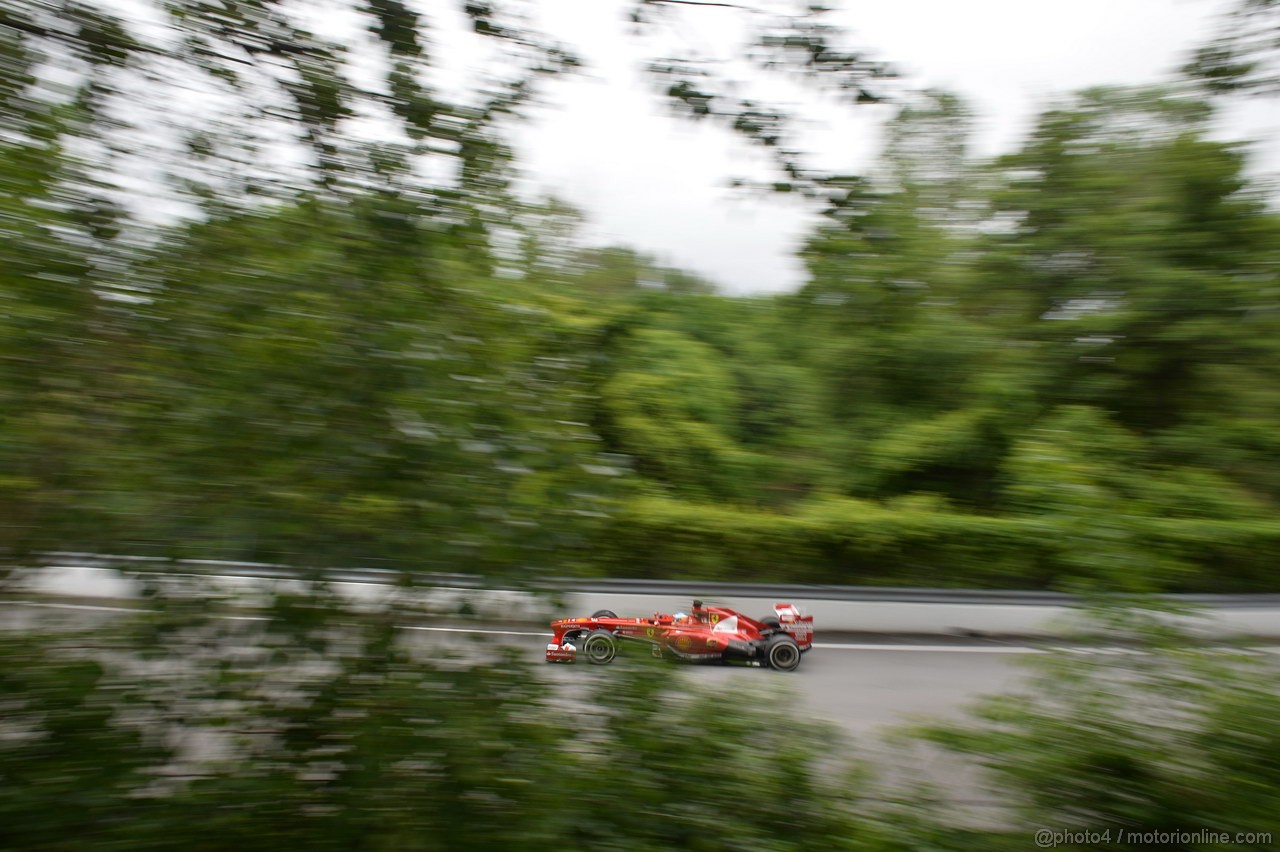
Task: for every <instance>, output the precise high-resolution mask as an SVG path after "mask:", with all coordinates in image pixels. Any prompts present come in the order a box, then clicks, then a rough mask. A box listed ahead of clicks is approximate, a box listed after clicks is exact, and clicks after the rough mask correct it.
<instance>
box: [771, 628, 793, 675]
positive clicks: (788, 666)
mask: <svg viewBox="0 0 1280 852" xmlns="http://www.w3.org/2000/svg"><path fill="white" fill-rule="evenodd" d="M764 659H765V662H766V663H768V664H769V668H771V669H777V670H778V671H780V672H792V671H795V670H796V666H798V665H800V646H799V645H797V644H796V640H794V639H792V638H791V637H790V636H788V635H786V634H785V633H775V634H774V635H772V636H770V637H769V643H768V644H767V645H765V647H764Z"/></svg>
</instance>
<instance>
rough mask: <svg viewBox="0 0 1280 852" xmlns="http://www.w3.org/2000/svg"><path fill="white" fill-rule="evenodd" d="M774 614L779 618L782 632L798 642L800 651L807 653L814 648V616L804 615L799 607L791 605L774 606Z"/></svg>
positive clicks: (780, 604)
mask: <svg viewBox="0 0 1280 852" xmlns="http://www.w3.org/2000/svg"><path fill="white" fill-rule="evenodd" d="M773 612H774V615H776V616H777V617H778V623H779V624H780V625H782V631H783V632H784V633H786V634H788V635H789V636H791V638H792V639H794V640H796V644H797V645H799V646H800V650H802V651H807V650H809V648H811V647H812V646H813V616H812V615H802V614H801V613H800V608H799V607H797V606H796V605H795V604H789V603H776V604H774V605H773Z"/></svg>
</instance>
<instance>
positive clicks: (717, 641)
mask: <svg viewBox="0 0 1280 852" xmlns="http://www.w3.org/2000/svg"><path fill="white" fill-rule="evenodd" d="M696 603H697V602H695V606H694V608H693V610H692V612H691V613H690V614H689V615H688V616H685V617H683V618H678V617H676V616H672V615H666V614H660V613H654V614H653V615H652V616H649V617H648V618H616V617H614V618H610V617H594V616H593V617H591V618H564V619H560V620H558V621H553V622H551V628H552V629H553V630H554V631H555V635H554V636H553V638H552V641H551V642H550V644H548V645H547V662H549V663H572V662H574V661H575V660H576V659H577V657H578V649H579V647H581V643H582V642H583V641H585V640H586V639H587V637H589V636H591V635H592V633H593V632H596V631H607V632H608V633H610V634H612V635H613V636H614V637H615V638H616V639H617V640H621V641H622V642H625V641H627V640H631V642H636V643H645V644H647V645H648V646H649V647H650V649H651V653H652V654H653V655H654V656H657V657H665V656H670V657H673V658H679V659H683V660H687V661H689V662H741V663H745V664H748V665H753V664H754V665H764V664H766V663H765V660H766V658H767V653H766V652H767V647H768V645H769V643H770V641H771V637H773V636H775V635H777V634H786V635H787V636H790V637H791V638H792V639H793V640H795V644H796V645H797V646H798V647H799V650H800V652H801V653H803V652H805V651H808V650H809V649H810V648H811V647H813V616H811V615H810V616H804V615H801V614H800V611H799V610H798V609H797V608H796V607H794V606H792V605H791V604H789V603H779V604H775V605H774V615H773V618H776V619H777V621H778V626H777V627H774V626H773V625H769V624H765V623H762V622H761V621H758V620H756V619H753V618H749V617H747V616H745V615H743V614H742V613H740V612H736V611H735V610H732V609H729V608H727V607H722V606H706V607H704V606H699V605H696ZM775 641H776V640H775ZM619 644H621V642H620V643H619ZM797 663H798V659H797Z"/></svg>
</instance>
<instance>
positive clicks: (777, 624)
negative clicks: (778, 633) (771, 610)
mask: <svg viewBox="0 0 1280 852" xmlns="http://www.w3.org/2000/svg"><path fill="white" fill-rule="evenodd" d="M760 623H761V624H763V625H764V626H765V627H770V628H773V629H774V630H781V629H782V622H781V621H778V619H777V618H775V617H773V616H772V615H766V616H765V617H764V618H762V619H760Z"/></svg>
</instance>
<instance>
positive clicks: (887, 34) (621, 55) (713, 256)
mask: <svg viewBox="0 0 1280 852" xmlns="http://www.w3.org/2000/svg"><path fill="white" fill-rule="evenodd" d="M843 5H844V14H843V22H844V23H846V24H847V25H849V26H850V27H852V28H853V29H854V31H855V35H856V38H857V43H858V45H859V46H862V47H866V48H869V49H870V50H871V51H872V52H874V54H875V55H877V56H878V57H879V58H882V59H886V60H889V61H891V62H893V63H895V64H896V65H898V66H899V67H900V68H901V69H902V70H904V71H905V72H906V73H907V75H908V80H909V81H910V82H911V83H913V84H915V83H918V84H920V85H928V86H936V87H942V88H947V89H950V90H952V91H955V92H958V93H960V94H961V95H962V96H964V97H965V98H966V99H967V100H968V101H969V103H970V105H971V106H972V107H973V109H974V111H975V113H976V114H977V117H978V119H979V127H978V132H977V136H976V139H975V148H976V150H977V152H978V153H980V154H982V155H992V154H996V153H1001V152H1003V151H1006V150H1009V149H1011V148H1013V147H1015V146H1016V145H1017V144H1018V141H1019V139H1020V138H1021V137H1022V135H1023V134H1025V132H1026V131H1027V130H1028V128H1029V126H1030V123H1031V122H1032V120H1033V119H1034V116H1035V114H1036V112H1037V110H1038V109H1039V108H1040V107H1041V106H1042V105H1044V104H1045V103H1046V102H1047V101H1048V100H1050V99H1051V98H1052V97H1054V96H1055V95H1062V94H1065V93H1069V92H1072V91H1075V90H1078V89H1081V88H1084V87H1087V86H1092V85H1100V84H1126V85H1127V84H1142V83H1153V82H1157V81H1160V80H1162V79H1167V77H1168V76H1169V74H1171V72H1172V71H1173V70H1174V69H1176V67H1177V66H1178V65H1179V64H1180V63H1181V61H1183V59H1184V57H1185V55H1186V52H1187V51H1188V50H1189V49H1190V48H1191V47H1192V46H1193V45H1195V44H1197V43H1198V42H1199V41H1201V40H1202V39H1203V38H1204V37H1206V36H1207V35H1208V34H1209V33H1210V32H1211V27H1210V22H1211V20H1212V15H1213V13H1214V12H1215V11H1216V10H1218V9H1220V8H1222V6H1223V5H1224V4H1223V3H1222V2H1215V0H1072V2H1070V3H1068V2H1061V0H1039V2H1032V0H965V2H962V3H958V2H954V0H893V1H892V2H889V0H882V2H877V3H870V2H864V1H863V0H846V2H845V3H844V4H843ZM539 9H540V14H542V15H543V16H544V23H545V24H546V25H547V26H548V28H549V29H550V30H551V31H552V32H554V33H555V34H556V35H557V36H560V37H561V38H564V39H565V40H567V41H569V42H570V43H571V44H573V45H574V46H575V47H576V48H577V49H578V50H580V51H581V52H582V53H583V54H584V55H585V57H586V59H587V60H588V62H589V63H590V69H589V72H588V73H587V74H586V75H583V76H581V77H579V78H577V79H572V80H568V81H565V80H561V81H558V82H557V83H556V84H555V85H554V86H553V87H552V89H551V90H550V95H549V97H548V99H547V100H548V104H547V106H546V107H545V108H543V109H540V110H538V111H537V118H536V120H535V121H534V122H533V123H532V124H530V125H529V126H527V127H525V128H522V129H521V130H520V132H519V135H518V139H519V145H520V148H521V153H522V158H523V163H524V168H525V173H526V175H527V177H528V187H527V188H528V190H529V191H531V192H532V191H544V192H552V193H554V194H556V195H559V196H561V197H563V198H565V199H567V200H568V201H570V202H572V203H574V204H576V205H578V206H579V207H582V208H584V209H585V210H586V211H587V212H588V214H589V216H590V219H591V221H592V222H593V224H594V231H595V233H594V234H593V236H594V238H595V239H597V240H609V241H618V242H626V243H629V244H631V245H634V246H636V247H637V248H639V249H641V250H644V251H647V252H651V253H653V254H656V255H658V256H659V258H660V259H662V260H663V261H665V262H669V263H672V264H675V265H679V266H683V267H686V268H690V269H693V270H696V271H697V272H700V273H702V274H703V275H705V276H707V277H709V278H710V279H712V280H713V281H715V282H716V283H717V284H718V285H720V286H721V288H722V289H723V290H725V291H726V292H732V293H760V292H776V291H782V290H789V289H793V288H795V287H797V286H799V285H800V284H801V283H802V282H803V280H804V273H803V269H802V268H801V267H800V265H799V264H798V263H797V262H796V261H795V260H794V259H793V258H792V257H791V254H792V252H793V251H794V249H795V247H796V245H797V241H798V240H799V239H800V238H801V237H802V236H803V234H804V233H805V231H806V229H807V228H808V227H809V225H810V223H811V220H810V219H809V218H807V214H806V213H805V212H804V211H803V210H802V209H801V208H800V207H798V206H797V205H796V204H794V203H792V202H787V201H785V200H783V199H778V198H768V199H761V200H757V201H743V200H740V198H739V196H737V195H733V194H731V193H730V192H728V191H727V190H726V189H725V181H726V180H727V179H728V178H729V177H731V176H732V175H734V174H741V173H750V172H752V171H754V170H756V169H758V161H757V160H756V159H755V155H753V154H752V153H751V152H749V151H747V150H746V149H745V148H744V147H743V146H742V145H741V144H740V143H737V142H735V141H734V140H732V139H730V138H728V135H727V134H726V133H723V132H721V131H718V130H716V129H714V128H710V127H702V126H691V125H689V124H687V123H683V122H680V121H677V120H674V119H672V118H670V117H668V116H667V115H665V114H664V112H663V107H662V105H661V104H660V103H659V102H658V100H657V98H656V97H655V96H654V95H653V93H652V92H651V91H650V90H649V89H647V88H646V86H645V84H644V81H643V78H642V75H641V74H640V72H639V60H640V58H641V57H642V56H644V55H645V53H644V50H645V48H644V46H643V45H640V44H637V43H636V41H635V39H634V38H631V37H629V36H628V33H627V27H626V25H625V23H624V22H623V21H622V19H621V18H622V9H623V6H622V4H621V3H619V2H616V0H604V2H602V0H543V2H542V3H540V4H539ZM734 15H739V13H736V12H733V11H732V10H724V9H709V8H707V9H701V8H699V9H687V10H684V12H683V13H682V14H681V16H680V18H679V21H680V23H679V25H678V26H677V27H675V28H667V29H665V30H664V36H663V37H664V38H667V39H673V38H674V39H676V40H678V41H683V42H684V43H685V44H687V45H689V46H694V47H700V48H704V49H711V50H713V51H715V50H718V49H721V48H725V47H726V46H728V45H730V44H731V43H732V41H733V38H734V30H733V27H734V26H735V22H734V18H733V16H734ZM667 43H670V42H669V41H668V42H667ZM1267 107H1268V108H1271V107H1274V104H1270V105H1267ZM1274 112H1275V111H1274V110H1273V109H1272V110H1271V111H1269V112H1268V111H1266V110H1264V108H1263V105H1262V104H1254V105H1252V106H1249V107H1246V108H1244V109H1241V110H1236V111H1234V113H1233V114H1232V115H1230V116H1228V118H1227V120H1226V122H1225V124H1224V128H1223V131H1222V133H1223V134H1224V135H1229V136H1232V137H1236V138H1239V137H1246V136H1247V137H1259V136H1262V135H1264V134H1268V133H1269V134H1270V136H1271V139H1272V141H1271V142H1270V143H1269V144H1268V145H1266V146H1264V151H1263V161H1264V163H1265V164H1266V165H1268V166H1269V167H1270V169H1271V170H1274V169H1275V168H1276V164H1277V163H1280V149H1277V145H1276V142H1275V138H1276V137H1277V136H1280V122H1277V121H1276V119H1275V117H1274V115H1273V113H1274ZM886 114H887V110H886V109H885V108H879V107H870V108H867V107H863V108H859V111H857V112H853V111H850V110H848V109H845V108H839V109H837V108H836V107H835V106H834V105H828V106H827V107H826V108H825V109H824V110H823V111H822V112H821V113H820V118H821V120H820V121H819V122H817V123H816V124H815V125H814V126H813V128H812V137H811V138H809V139H806V140H805V142H806V146H807V147H810V148H812V149H814V150H817V151H820V152H822V155H823V157H822V164H823V165H824V166H827V167H833V168H845V169H850V170H857V169H862V168H865V167H866V166H867V165H868V164H869V163H870V162H872V160H873V159H874V155H875V153H876V151H877V149H878V142H879V137H878V126H879V123H880V122H881V121H882V120H883V118H884V117H885V115H886Z"/></svg>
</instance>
